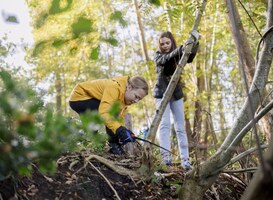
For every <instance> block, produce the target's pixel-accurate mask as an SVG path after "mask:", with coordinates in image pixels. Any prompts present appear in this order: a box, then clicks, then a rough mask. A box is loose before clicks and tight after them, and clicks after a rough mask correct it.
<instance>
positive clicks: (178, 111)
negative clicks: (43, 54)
mask: <svg viewBox="0 0 273 200" xmlns="http://www.w3.org/2000/svg"><path fill="white" fill-rule="evenodd" d="M170 106H171V110H172V113H173V118H174V127H175V130H176V136H177V142H178V148H179V152H180V158H181V163H182V166H183V165H184V164H187V163H186V162H188V159H189V144H188V137H187V133H186V129H185V125H184V123H185V118H184V103H183V99H179V100H177V101H172V102H171V103H170ZM188 165H189V166H190V164H189V163H188ZM183 168H188V167H187V166H183Z"/></svg>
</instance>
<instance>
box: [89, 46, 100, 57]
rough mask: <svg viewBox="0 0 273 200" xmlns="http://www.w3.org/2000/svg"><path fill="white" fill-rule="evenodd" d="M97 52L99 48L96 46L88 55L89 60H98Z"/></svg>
mask: <svg viewBox="0 0 273 200" xmlns="http://www.w3.org/2000/svg"><path fill="white" fill-rule="evenodd" d="M99 51H100V47H99V46H98V47H97V48H95V49H92V51H91V53H90V59H92V60H98V58H99Z"/></svg>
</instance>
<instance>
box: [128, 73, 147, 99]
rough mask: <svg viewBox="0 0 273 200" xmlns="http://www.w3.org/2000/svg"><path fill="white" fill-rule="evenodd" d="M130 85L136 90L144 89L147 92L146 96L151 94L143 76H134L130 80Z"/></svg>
mask: <svg viewBox="0 0 273 200" xmlns="http://www.w3.org/2000/svg"><path fill="white" fill-rule="evenodd" d="M128 83H129V84H130V85H131V86H132V88H134V89H143V90H144V91H145V92H146V95H147V94H148V92H149V86H148V83H147V81H146V80H145V79H144V78H143V77H142V76H133V77H131V78H129V79H128Z"/></svg>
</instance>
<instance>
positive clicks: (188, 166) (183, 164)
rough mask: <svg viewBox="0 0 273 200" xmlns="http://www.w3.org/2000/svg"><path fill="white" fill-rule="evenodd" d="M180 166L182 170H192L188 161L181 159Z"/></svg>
mask: <svg viewBox="0 0 273 200" xmlns="http://www.w3.org/2000/svg"><path fill="white" fill-rule="evenodd" d="M181 166H182V167H183V169H184V170H186V171H189V170H191V169H192V166H191V163H190V161H189V160H188V159H183V160H182V162H181Z"/></svg>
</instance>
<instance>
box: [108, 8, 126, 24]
mask: <svg viewBox="0 0 273 200" xmlns="http://www.w3.org/2000/svg"><path fill="white" fill-rule="evenodd" d="M110 20H114V21H118V22H119V23H120V24H121V25H122V26H123V27H125V26H127V22H126V21H125V20H124V19H123V17H122V13H121V12H120V11H115V12H114V13H113V14H112V15H111V16H110Z"/></svg>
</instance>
